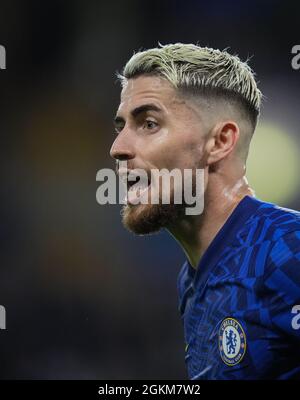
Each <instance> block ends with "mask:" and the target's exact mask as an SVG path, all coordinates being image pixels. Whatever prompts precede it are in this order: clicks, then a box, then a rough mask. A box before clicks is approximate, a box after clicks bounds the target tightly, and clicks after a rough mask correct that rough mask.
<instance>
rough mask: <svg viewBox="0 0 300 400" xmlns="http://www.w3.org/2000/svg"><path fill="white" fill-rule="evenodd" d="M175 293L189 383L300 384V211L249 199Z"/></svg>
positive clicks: (186, 270)
mask: <svg viewBox="0 0 300 400" xmlns="http://www.w3.org/2000/svg"><path fill="white" fill-rule="evenodd" d="M177 287H178V294H179V313H180V316H181V319H182V322H183V328H184V340H185V361H186V365H187V370H188V376H189V378H190V379H192V380H195V379H222V380H223V379H300V212H298V211H294V210H290V209H286V208H282V207H279V206H277V205H275V204H271V203H266V202H263V201H261V200H259V199H257V198H254V197H250V196H246V197H244V198H243V199H242V200H241V201H240V203H239V204H238V205H237V207H236V208H235V209H234V211H233V212H232V214H231V215H230V216H229V218H228V219H227V221H226V222H225V224H224V225H223V227H222V228H221V229H220V231H219V232H218V233H217V235H216V236H215V238H214V239H213V241H212V242H211V244H210V245H209V247H208V249H207V250H206V252H205V253H204V255H203V257H202V258H201V260H200V262H199V265H198V266H197V268H196V269H195V268H193V267H192V266H191V265H190V264H189V262H188V261H186V262H185V263H184V265H183V266H182V268H181V270H180V272H179V275H178V280H177Z"/></svg>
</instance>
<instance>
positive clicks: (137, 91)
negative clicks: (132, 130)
mask: <svg viewBox="0 0 300 400" xmlns="http://www.w3.org/2000/svg"><path fill="white" fill-rule="evenodd" d="M146 102H147V103H149V102H151V103H155V104H157V105H158V106H160V107H161V108H162V109H163V110H164V111H165V112H167V111H168V110H170V109H171V108H173V107H174V106H176V105H179V104H180V103H182V101H180V100H179V98H178V95H177V93H176V91H175V89H174V87H173V86H172V85H171V84H170V83H169V82H168V81H167V80H166V79H164V78H161V77H157V76H139V77H137V78H133V79H129V80H128V81H127V82H126V84H125V86H124V87H123V89H122V92H121V100H120V105H119V110H118V111H119V112H122V113H123V112H125V113H126V112H130V110H131V109H133V108H135V107H138V106H140V105H141V104H143V103H146Z"/></svg>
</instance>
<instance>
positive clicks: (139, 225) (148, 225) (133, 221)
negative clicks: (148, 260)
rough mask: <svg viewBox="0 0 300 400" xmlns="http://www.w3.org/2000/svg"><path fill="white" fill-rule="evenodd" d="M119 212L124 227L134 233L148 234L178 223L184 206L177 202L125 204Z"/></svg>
mask: <svg viewBox="0 0 300 400" xmlns="http://www.w3.org/2000/svg"><path fill="white" fill-rule="evenodd" d="M121 214H122V222H123V225H124V226H125V228H126V229H128V230H129V231H130V232H132V233H134V234H136V235H149V234H151V233H156V232H159V231H160V230H161V229H162V228H168V227H171V226H173V225H174V224H176V223H178V221H179V220H180V219H181V217H182V216H183V214H184V207H183V206H182V205H178V204H137V205H125V206H124V207H123V209H122V213H121Z"/></svg>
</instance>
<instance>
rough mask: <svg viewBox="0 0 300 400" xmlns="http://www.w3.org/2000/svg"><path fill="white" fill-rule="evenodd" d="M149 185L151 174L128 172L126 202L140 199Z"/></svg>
mask: <svg viewBox="0 0 300 400" xmlns="http://www.w3.org/2000/svg"><path fill="white" fill-rule="evenodd" d="M150 186H151V176H149V175H148V174H147V175H145V176H140V175H133V174H131V173H130V174H128V176H127V196H128V202H130V203H132V202H134V201H135V200H136V199H138V198H139V199H140V198H141V197H142V196H143V194H144V193H146V192H147V191H148V189H149V188H150Z"/></svg>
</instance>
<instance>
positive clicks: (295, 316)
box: [264, 229, 300, 344]
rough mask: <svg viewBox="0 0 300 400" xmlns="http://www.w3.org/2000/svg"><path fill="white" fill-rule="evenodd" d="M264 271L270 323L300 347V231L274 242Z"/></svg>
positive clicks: (290, 233) (285, 235)
mask: <svg viewBox="0 0 300 400" xmlns="http://www.w3.org/2000/svg"><path fill="white" fill-rule="evenodd" d="M267 268H268V273H267V275H266V279H265V282H264V284H265V287H266V288H267V289H268V290H269V291H270V292H271V293H272V295H271V300H270V304H269V317H270V320H271V323H272V325H273V326H274V327H276V328H277V329H279V330H280V331H281V332H283V333H285V334H287V335H289V336H291V337H293V338H294V339H296V341H297V342H298V341H299V342H298V343H299V344H300V229H299V230H297V231H294V232H289V233H286V234H284V235H283V236H281V238H279V239H278V240H277V241H276V242H275V243H274V245H273V246H272V248H271V251H270V253H269V257H268V259H267Z"/></svg>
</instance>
